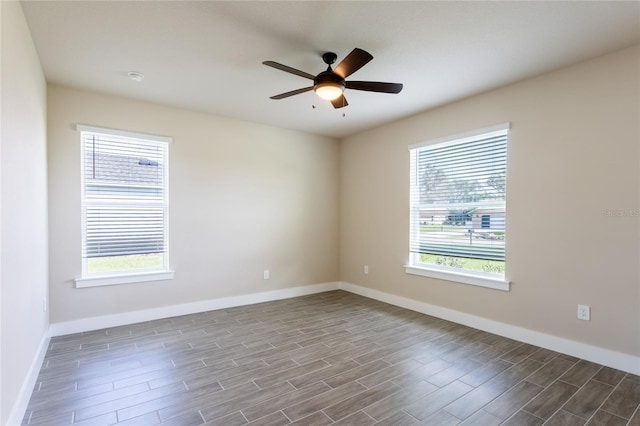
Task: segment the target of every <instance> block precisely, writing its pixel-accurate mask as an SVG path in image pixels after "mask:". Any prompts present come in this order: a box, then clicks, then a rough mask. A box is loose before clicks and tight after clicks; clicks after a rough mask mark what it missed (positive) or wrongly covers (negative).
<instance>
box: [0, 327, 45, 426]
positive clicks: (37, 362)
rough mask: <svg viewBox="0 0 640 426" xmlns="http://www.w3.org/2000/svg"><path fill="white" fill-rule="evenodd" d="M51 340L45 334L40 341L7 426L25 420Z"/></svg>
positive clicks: (18, 423)
mask: <svg viewBox="0 0 640 426" xmlns="http://www.w3.org/2000/svg"><path fill="white" fill-rule="evenodd" d="M50 340H51V336H50V335H49V333H45V334H44V335H43V336H42V340H40V346H38V350H37V352H36V356H35V357H34V358H33V361H32V362H31V366H29V371H28V372H27V377H26V378H25V380H24V382H23V383H22V387H21V388H20V392H18V398H17V399H16V402H15V404H13V407H11V411H10V412H9V418H8V419H7V426H13V425H20V424H22V419H23V418H24V414H25V413H26V412H27V406H28V405H29V400H30V399H31V394H32V393H33V388H34V386H35V385H36V381H37V380H38V374H40V368H41V367H42V362H43V361H44V357H45V355H46V354H47V349H48V348H49V341H50Z"/></svg>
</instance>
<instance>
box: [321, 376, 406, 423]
mask: <svg viewBox="0 0 640 426" xmlns="http://www.w3.org/2000/svg"><path fill="white" fill-rule="evenodd" d="M358 384H359V383H358ZM343 386H344V385H343ZM362 386H364V385H362ZM376 386H379V385H376ZM376 386H374V387H376ZM394 386H395V387H396V388H397V389H396V391H395V392H392V393H390V394H389V395H387V396H386V397H385V398H387V397H391V396H393V395H395V394H396V393H398V392H400V391H402V387H400V386H398V385H394ZM371 389H373V388H366V386H365V389H363V390H362V391H360V392H358V393H357V394H355V395H349V396H347V397H346V398H344V399H341V400H340V401H337V402H335V403H333V404H331V405H329V406H328V407H324V408H323V409H322V410H320V411H322V412H323V413H324V415H325V416H327V417H329V418H330V419H331V420H333V422H334V423H335V422H338V421H340V420H342V419H344V418H345V417H348V416H350V415H351V414H353V413H349V414H347V415H346V416H344V417H341V418H339V419H336V420H334V419H333V417H331V416H329V415H328V414H327V413H325V412H324V410H326V409H329V408H331V407H333V406H335V405H338V404H341V403H343V402H345V401H346V400H348V399H351V398H355V397H356V396H358V395H361V394H363V393H365V392H367V391H369V390H371ZM385 398H382V399H385ZM382 399H378V400H377V401H374V402H372V403H371V404H369V405H367V406H364V407H360V408H359V409H358V410H356V411H361V410H365V409H367V408H369V407H370V406H372V405H373V404H375V403H376V402H378V401H382Z"/></svg>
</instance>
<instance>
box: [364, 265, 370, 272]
mask: <svg viewBox="0 0 640 426" xmlns="http://www.w3.org/2000/svg"><path fill="white" fill-rule="evenodd" d="M364 273H365V274H368V273H369V265H364Z"/></svg>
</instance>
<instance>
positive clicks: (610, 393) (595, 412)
mask: <svg viewBox="0 0 640 426" xmlns="http://www.w3.org/2000/svg"><path fill="white" fill-rule="evenodd" d="M602 368H604V367H602ZM596 374H597V373H596ZM594 376H595V375H594ZM625 377H626V376H625ZM590 380H594V379H590ZM587 383H589V382H587ZM598 383H602V382H600V381H598ZM604 384H605V385H606V383H604ZM621 384H622V380H620V382H619V383H618V384H617V385H616V386H612V387H613V389H611V391H610V392H609V393H608V394H607V396H606V397H605V398H603V399H602V402H601V403H600V405H599V406H598V408H596V409H595V410H594V411H593V414H591V416H590V417H589V418H588V419H587V421H586V422H585V424H586V423H588V422H589V420H591V419H592V418H593V417H594V416H595V415H596V414H597V413H598V411H600V410H602V407H603V406H604V404H606V402H607V400H608V399H609V397H610V396H611V395H613V392H615V390H616V389H618V388H619V387H620V385H621ZM585 385H586V383H585ZM608 386H611V385H608ZM603 411H605V412H607V413H609V414H612V415H614V416H616V417H620V418H621V419H624V417H622V416H619V415H617V414H614V413H611V412H609V411H606V410H603ZM630 419H631V418H628V419H625V420H627V422H629V420H630Z"/></svg>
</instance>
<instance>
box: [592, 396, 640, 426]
mask: <svg viewBox="0 0 640 426" xmlns="http://www.w3.org/2000/svg"><path fill="white" fill-rule="evenodd" d="M604 402H606V399H605V401H604ZM604 402H603V403H602V404H604ZM639 406H640V405H639ZM598 411H603V412H605V413H607V414H611V415H612V416H614V417H618V418H619V419H622V420H624V421H625V422H627V423H628V422H629V421H630V420H631V418H632V417H633V413H632V415H631V417H629V418H628V419H627V418H625V417H622V416H621V415H620V414H616V413H612V412H611V411H609V410H605V409H603V408H602V405H600V407H598V409H597V410H596V411H595V412H594V413H593V415H594V416H595V415H596V413H597V412H598ZM634 413H635V410H634Z"/></svg>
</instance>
